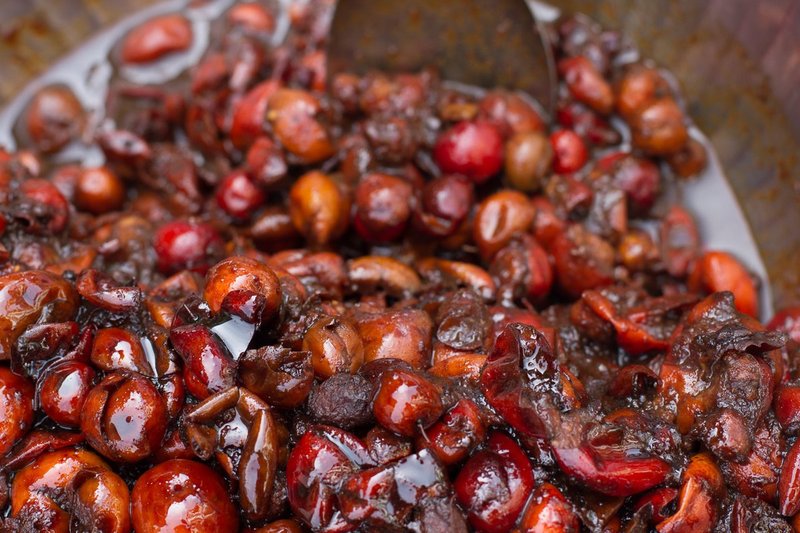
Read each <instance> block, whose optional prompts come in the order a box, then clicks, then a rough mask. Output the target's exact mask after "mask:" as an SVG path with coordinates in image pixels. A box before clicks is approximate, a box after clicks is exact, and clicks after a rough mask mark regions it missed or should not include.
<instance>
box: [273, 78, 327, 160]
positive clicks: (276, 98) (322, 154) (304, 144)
mask: <svg viewBox="0 0 800 533" xmlns="http://www.w3.org/2000/svg"><path fill="white" fill-rule="evenodd" d="M319 111H320V104H319V101H318V100H317V99H316V98H315V97H314V96H312V95H311V93H308V92H306V91H302V90H299V89H278V90H277V91H276V92H275V93H274V94H273V95H272V96H271V97H270V99H269V104H268V105H267V120H269V122H271V123H272V130H273V132H274V133H275V137H276V138H277V139H278V140H279V141H280V143H281V144H282V145H283V147H284V148H286V149H287V150H288V151H289V152H291V153H292V154H294V155H295V156H297V157H298V158H299V159H300V160H301V161H302V162H303V163H306V164H310V163H319V162H320V161H322V160H324V159H327V158H328V157H330V156H331V155H333V152H334V147H333V144H332V143H331V140H330V137H329V136H328V132H327V130H326V129H325V127H324V126H323V125H322V124H321V123H320V122H319V121H318V120H317V119H316V115H317V113H319Z"/></svg>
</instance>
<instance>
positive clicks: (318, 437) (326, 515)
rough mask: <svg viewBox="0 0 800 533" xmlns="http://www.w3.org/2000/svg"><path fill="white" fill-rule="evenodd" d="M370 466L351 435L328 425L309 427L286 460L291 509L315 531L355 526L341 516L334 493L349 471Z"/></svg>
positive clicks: (334, 532)
mask: <svg viewBox="0 0 800 533" xmlns="http://www.w3.org/2000/svg"><path fill="white" fill-rule="evenodd" d="M372 465H373V463H372V460H371V459H370V457H369V453H368V452H367V449H366V448H365V447H364V445H363V444H362V443H361V442H360V441H359V440H358V439H357V438H356V437H354V436H353V435H351V434H349V433H347V432H345V431H342V430H341V429H338V428H335V427H331V426H313V427H311V428H310V429H309V430H308V431H307V432H306V433H305V435H303V436H302V438H301V439H300V440H299V441H298V442H297V444H296V445H295V447H294V448H292V451H291V452H290V454H289V459H288V461H287V463H286V487H287V494H288V497H289V505H290V506H291V508H292V512H293V513H294V514H295V516H297V517H298V518H299V519H300V520H302V521H303V522H304V523H305V524H306V525H307V526H308V527H310V528H311V529H312V530H314V531H326V532H331V533H343V532H346V531H352V530H354V529H356V527H357V525H356V524H351V523H349V522H347V521H346V520H345V518H344V516H342V512H341V511H340V510H339V505H338V501H337V498H336V493H337V491H338V490H339V488H340V487H341V485H342V483H344V481H345V479H347V477H348V476H349V475H350V474H352V473H353V472H356V471H357V470H359V469H360V468H362V467H365V466H372Z"/></svg>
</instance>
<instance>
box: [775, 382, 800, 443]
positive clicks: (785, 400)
mask: <svg viewBox="0 0 800 533" xmlns="http://www.w3.org/2000/svg"><path fill="white" fill-rule="evenodd" d="M772 408H773V410H774V411H775V418H776V419H777V420H778V423H779V424H780V425H781V427H782V428H783V429H784V431H787V432H791V433H795V432H796V431H797V430H798V429H800V386H799V385H796V384H786V385H782V386H779V387H778V388H777V389H776V390H775V398H774V399H773V401H772Z"/></svg>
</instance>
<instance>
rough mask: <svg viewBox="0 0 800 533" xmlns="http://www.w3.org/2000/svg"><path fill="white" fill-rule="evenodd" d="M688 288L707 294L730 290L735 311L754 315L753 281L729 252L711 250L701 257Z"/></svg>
mask: <svg viewBox="0 0 800 533" xmlns="http://www.w3.org/2000/svg"><path fill="white" fill-rule="evenodd" d="M689 287H690V288H691V289H692V290H695V291H701V290H705V291H707V292H709V293H713V292H721V291H730V292H732V293H733V297H734V300H735V304H736V309H737V310H738V311H739V312H741V313H744V314H747V315H750V316H752V317H756V316H758V291H757V290H756V285H755V282H754V281H753V278H752V276H750V273H749V272H748V271H747V269H745V268H744V266H743V265H742V263H740V262H739V261H738V260H737V259H736V258H735V257H733V256H732V255H731V254H729V253H726V252H716V251H712V252H706V253H705V254H703V256H702V257H701V258H700V259H699V260H698V262H697V264H696V265H695V267H694V270H693V271H692V273H691V275H690V276H689Z"/></svg>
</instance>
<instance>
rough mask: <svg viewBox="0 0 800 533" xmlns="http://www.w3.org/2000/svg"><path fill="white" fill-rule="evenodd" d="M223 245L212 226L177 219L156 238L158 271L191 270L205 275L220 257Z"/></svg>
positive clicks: (164, 227)
mask: <svg viewBox="0 0 800 533" xmlns="http://www.w3.org/2000/svg"><path fill="white" fill-rule="evenodd" d="M223 246H224V243H223V241H222V237H221V236H220V235H219V233H218V232H217V230H216V229H215V228H214V227H213V226H211V225H210V224H206V223H204V222H195V221H190V220H176V221H174V222H169V223H167V224H164V225H163V226H161V227H160V228H159V229H158V231H157V232H156V234H155V237H154V239H153V247H154V248H155V250H156V256H157V257H158V269H159V270H161V271H162V272H164V273H167V274H171V273H174V272H178V271H180V270H192V271H194V272H198V273H201V274H205V272H206V271H207V270H208V268H209V267H210V266H211V265H213V264H214V263H215V262H216V259H218V257H219V256H220V255H221V253H222V248H223Z"/></svg>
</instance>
